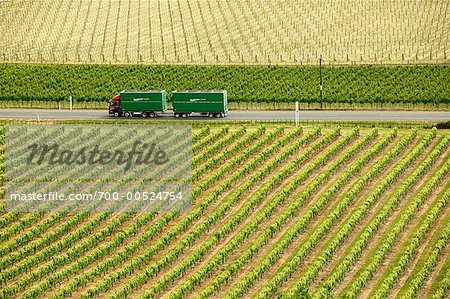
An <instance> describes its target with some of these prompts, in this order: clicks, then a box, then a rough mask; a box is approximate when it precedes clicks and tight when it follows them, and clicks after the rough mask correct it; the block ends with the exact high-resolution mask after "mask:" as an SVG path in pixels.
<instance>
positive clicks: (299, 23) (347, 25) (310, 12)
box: [0, 0, 450, 65]
mask: <svg viewBox="0 0 450 299" xmlns="http://www.w3.org/2000/svg"><path fill="white" fill-rule="evenodd" d="M448 9H449V8H448V1H438V0H428V1H423V0H395V1H386V0H324V1H315V0H303V1H284V0H276V1H274V0H261V1H241V0H227V1H219V0H208V1H205V0H195V1H182V0H149V1H143V0H135V1H126V0H120V1H106V0H84V1H82V0H69V1H68V0H54V1H47V0H36V1H28V0H3V1H0V61H3V62H20V63H24V62H28V63H63V64H66V63H70V64H73V63H75V64H146V65H153V64H169V65H173V64H183V65H185V64H195V65H199V64H201V65H211V64H214V65H216V64H220V65H240V64H256V65H274V64H276V65H280V64H281V65H305V64H306V65H311V64H316V63H317V61H318V60H319V58H320V57H322V58H323V59H324V61H325V62H327V63H336V64H355V63H356V64H361V63H362V64H380V63H384V64H404V63H406V64H439V63H448V62H449V60H448V55H449V52H450V43H449V37H448V24H449V22H450V14H449V13H448Z"/></svg>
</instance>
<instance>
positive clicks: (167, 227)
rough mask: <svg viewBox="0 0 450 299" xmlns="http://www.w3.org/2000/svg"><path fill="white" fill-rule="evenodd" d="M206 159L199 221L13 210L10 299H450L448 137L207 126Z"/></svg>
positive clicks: (0, 230) (199, 178)
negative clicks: (126, 298)
mask: <svg viewBox="0 0 450 299" xmlns="http://www.w3.org/2000/svg"><path fill="white" fill-rule="evenodd" d="M56 2H58V1H55V3H56ZM91 2H92V1H91ZM135 3H138V2H135ZM171 3H172V2H171ZM0 5H4V4H0ZM0 141H1V142H2V144H3V142H4V127H1V132H0ZM192 152H193V159H192V167H193V169H192V179H193V183H194V184H193V190H192V193H193V208H192V211H191V212H181V213H175V212H167V213H18V212H10V211H6V210H5V207H4V204H3V203H2V205H3V206H2V209H1V212H0V289H1V291H0V297H1V298H13V297H20V298H36V297H40V298H63V297H74V298H91V297H96V296H101V297H108V298H125V297H129V298H207V297H210V298H239V297H243V298H276V297H280V298H302V296H303V297H307V296H312V297H313V298H326V297H328V296H329V297H345V298H356V297H360V298H385V297H387V296H388V297H399V298H425V297H430V298H448V295H449V293H450V250H449V249H450V248H449V246H450V205H449V200H450V172H449V167H450V135H449V134H448V132H446V131H439V130H436V129H388V128H358V127H346V128H339V127H336V126H325V127H318V126H304V127H300V128H294V127H290V126H288V125H284V126H283V125H263V124H253V125H246V126H241V125H238V124H235V125H206V126H205V125H194V127H193V136H192ZM0 157H1V161H0V163H1V165H2V166H3V165H4V159H5V157H4V148H3V146H2V147H1V156H0ZM3 172H4V170H3ZM2 177H3V175H2ZM2 192H4V188H2Z"/></svg>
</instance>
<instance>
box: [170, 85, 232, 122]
mask: <svg viewBox="0 0 450 299" xmlns="http://www.w3.org/2000/svg"><path fill="white" fill-rule="evenodd" d="M172 100H173V113H174V114H175V116H176V117H180V116H181V117H187V116H189V115H191V113H193V112H195V113H200V114H201V115H208V116H210V117H224V116H226V115H227V112H228V102H227V91H226V90H176V91H174V92H173V93H172Z"/></svg>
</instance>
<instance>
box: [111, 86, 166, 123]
mask: <svg viewBox="0 0 450 299" xmlns="http://www.w3.org/2000/svg"><path fill="white" fill-rule="evenodd" d="M108 108H109V115H110V116H115V117H118V116H125V117H131V116H133V115H141V116H142V117H156V115H157V114H160V113H164V111H166V109H167V92H166V91H165V90H124V91H121V92H120V94H118V95H116V96H115V97H114V98H112V99H111V100H110V101H109V102H108Z"/></svg>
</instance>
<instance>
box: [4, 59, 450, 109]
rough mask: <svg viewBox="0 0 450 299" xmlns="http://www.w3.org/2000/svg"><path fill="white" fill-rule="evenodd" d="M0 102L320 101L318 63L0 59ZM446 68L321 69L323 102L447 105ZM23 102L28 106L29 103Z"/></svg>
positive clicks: (449, 100) (449, 86) (449, 95)
mask: <svg viewBox="0 0 450 299" xmlns="http://www.w3.org/2000/svg"><path fill="white" fill-rule="evenodd" d="M0 73H2V74H3V76H0V101H2V100H3V101H22V102H25V103H26V102H33V101H49V102H57V101H65V102H68V98H69V96H72V97H73V98H74V100H75V101H77V102H85V103H86V102H89V101H94V102H103V103H102V106H101V107H102V108H103V109H106V101H107V100H109V99H111V98H112V97H113V96H114V95H116V94H117V93H118V92H119V91H121V90H126V89H135V90H136V89H137V90H139V89H141V90H148V89H158V90H159V89H164V90H167V91H169V93H170V92H171V91H172V90H184V89H194V90H202V89H207V90H211V89H213V90H227V92H228V99H229V101H230V102H234V103H243V104H245V103H249V102H253V103H255V102H256V103H261V102H264V103H283V102H284V103H286V102H294V101H300V102H302V103H318V102H320V101H321V98H320V94H319V82H320V74H319V69H318V68H317V67H311V66H309V67H305V66H303V67H302V66H298V67H281V66H279V67H273V66H93V65H16V64H0ZM449 78H450V67H449V66H355V67H350V66H347V67H333V66H329V67H325V68H324V69H323V98H322V101H323V102H324V103H339V104H344V105H351V104H373V103H375V104H378V105H386V106H387V105H389V104H405V103H408V104H416V105H417V104H422V105H430V106H433V107H434V108H435V109H436V108H438V106H437V105H439V104H440V105H443V107H444V109H445V107H447V109H448V106H449V105H450V82H449ZM24 105H25V104H24Z"/></svg>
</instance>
